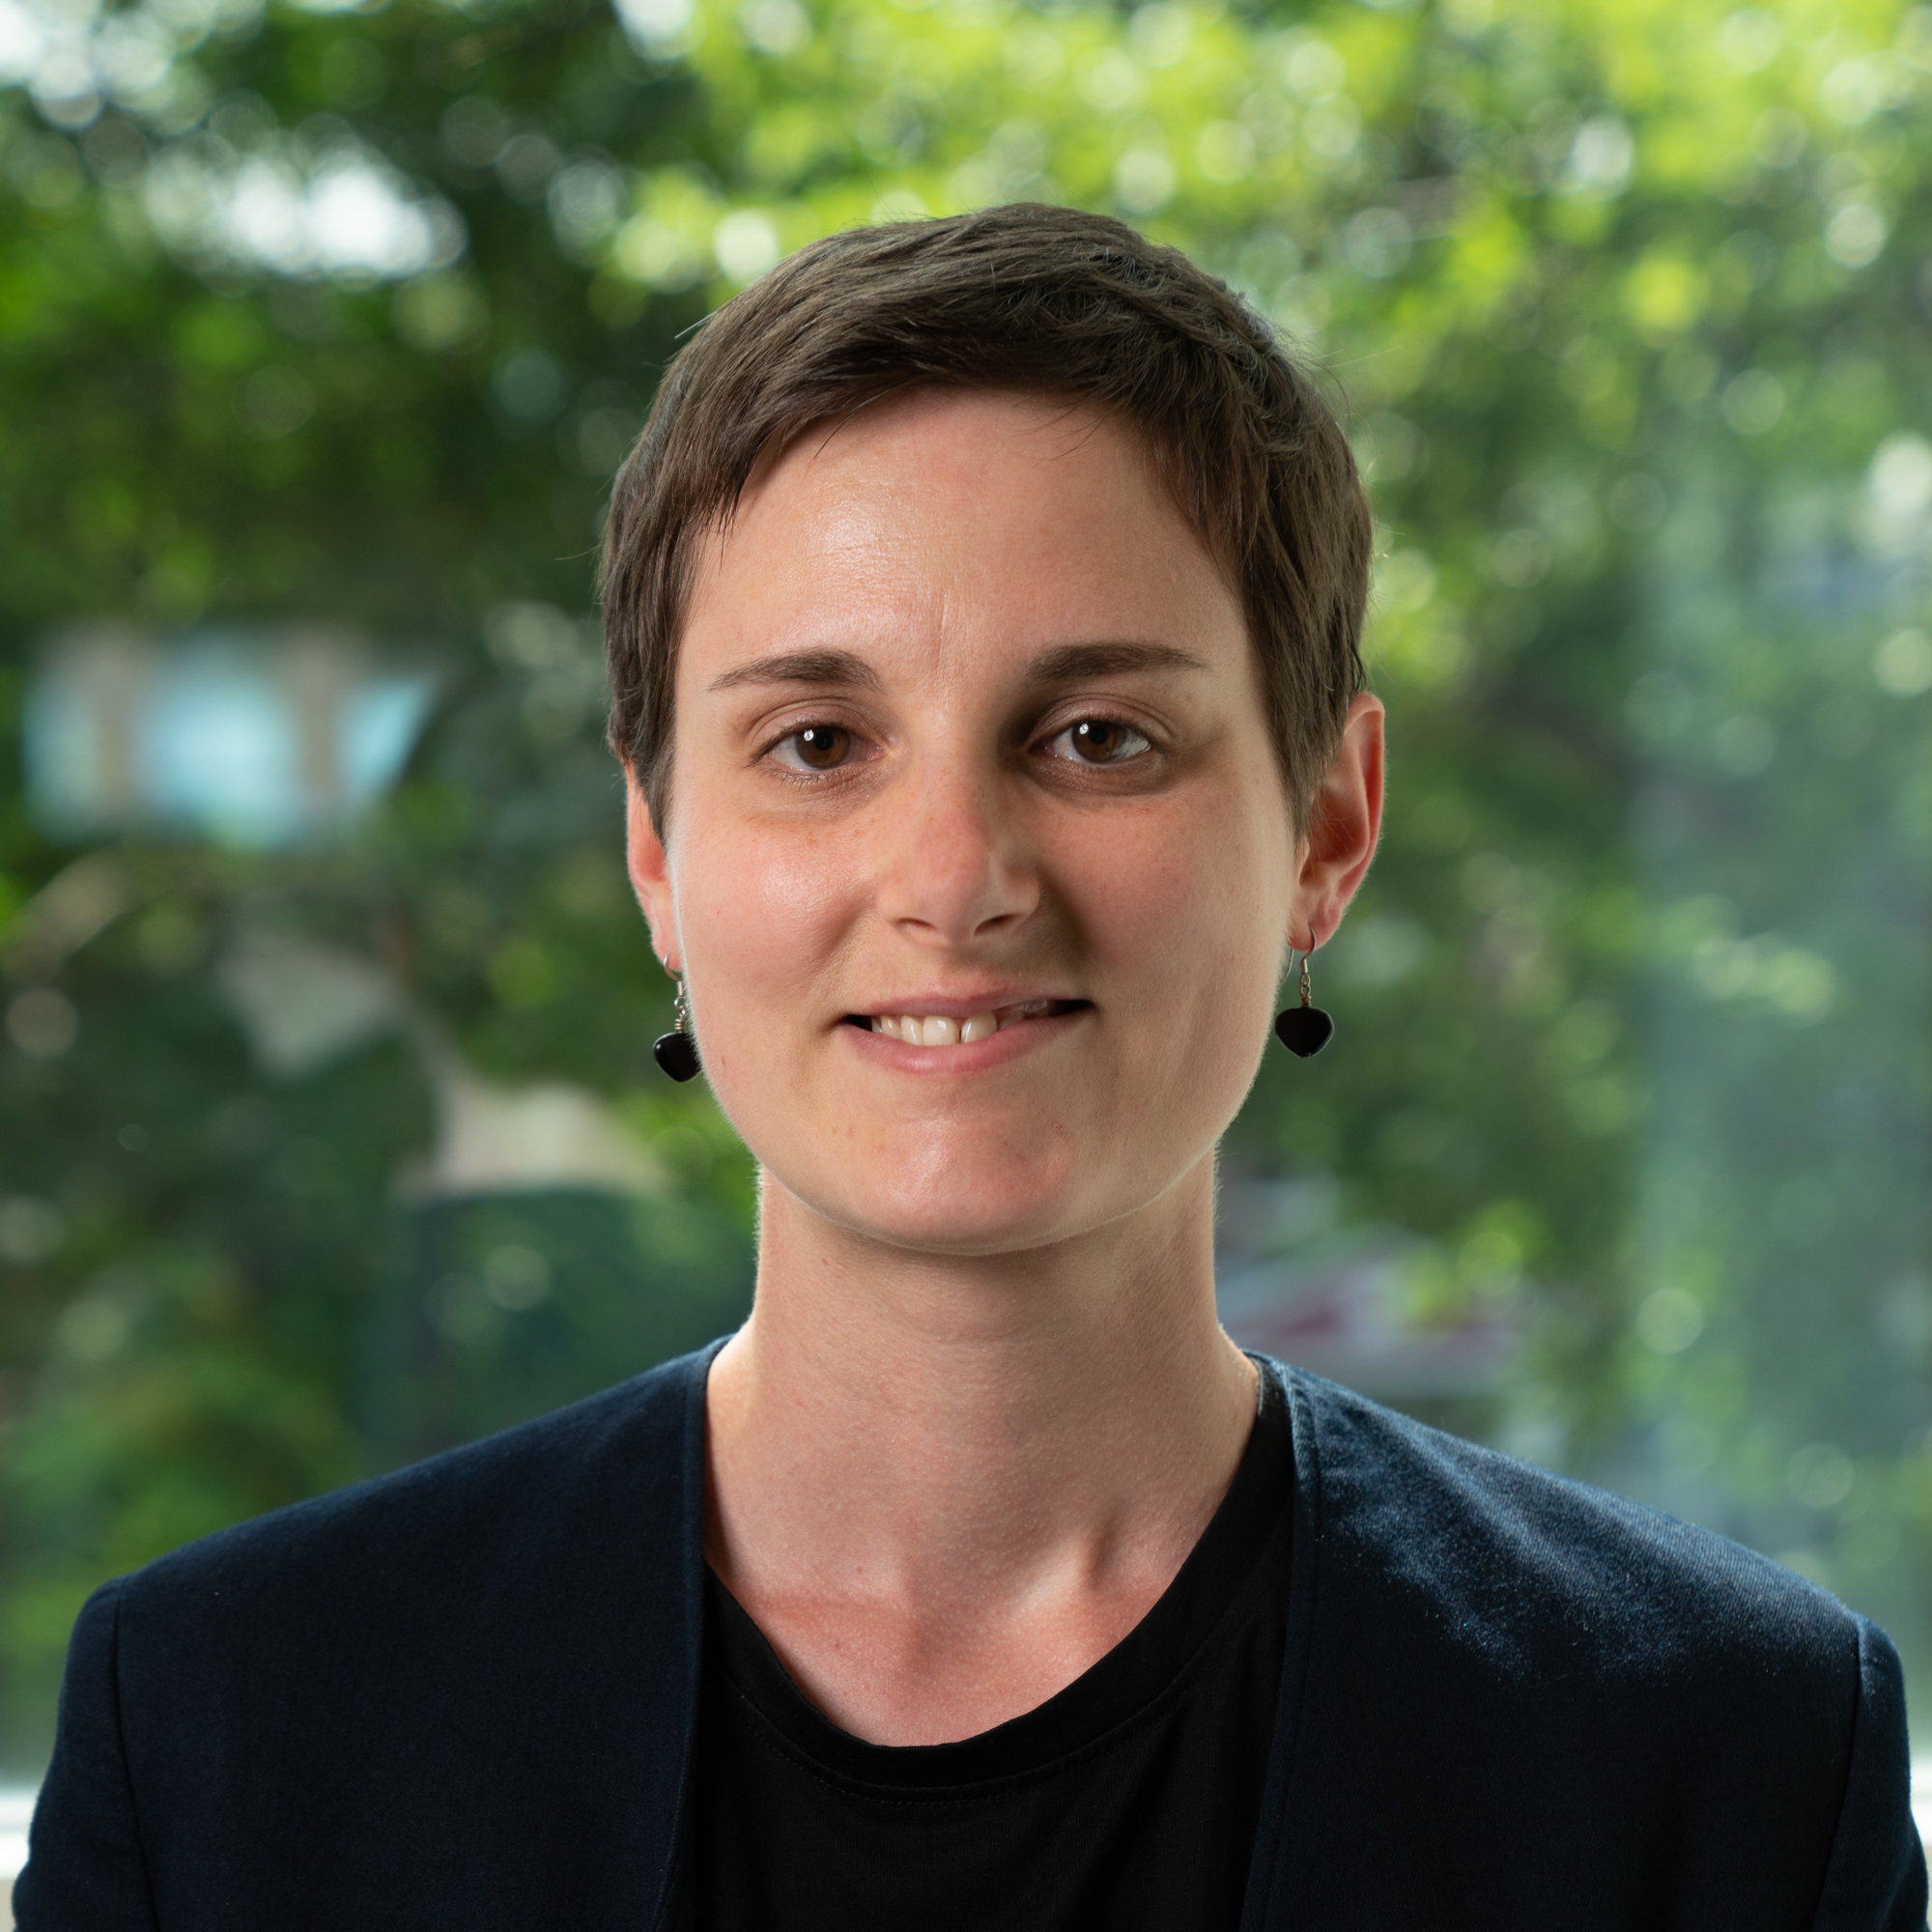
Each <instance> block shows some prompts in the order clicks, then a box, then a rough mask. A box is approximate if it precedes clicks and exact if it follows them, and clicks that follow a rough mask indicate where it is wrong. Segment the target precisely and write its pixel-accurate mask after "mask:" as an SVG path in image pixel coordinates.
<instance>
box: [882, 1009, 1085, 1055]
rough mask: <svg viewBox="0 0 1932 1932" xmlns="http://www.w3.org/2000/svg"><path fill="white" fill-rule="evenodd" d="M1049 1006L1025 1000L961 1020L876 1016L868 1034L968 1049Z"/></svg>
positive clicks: (935, 1016) (883, 1014)
mask: <svg viewBox="0 0 1932 1932" xmlns="http://www.w3.org/2000/svg"><path fill="white" fill-rule="evenodd" d="M1051 1004H1052V1002H1051V1001H1049V1000H1026V1001H1023V1002H1022V1003H1021V1004H1020V1005H1018V1006H1016V1007H1003V1008H1001V1009H1000V1010H999V1011H998V1012H991V1013H970V1014H968V1015H967V1017H966V1018H965V1019H963V1020H954V1019H947V1018H945V1017H943V1016H941V1015H939V1014H934V1015H932V1016H930V1017H926V1016H924V1015H923V1014H919V1013H880V1014H879V1015H878V1016H877V1017H876V1018H875V1019H874V1020H873V1021H872V1031H873V1032H874V1033H882V1034H884V1035H886V1036H887V1037H889V1038H891V1039H902V1040H904V1041H905V1042H906V1044H907V1045H908V1046H971V1045H972V1044H973V1042H974V1041H975V1040H980V1039H991V1038H992V1037H993V1036H994V1035H995V1034H996V1033H999V1032H1001V1031H1002V1030H1003V1029H1005V1028H1007V1027H1009V1026H1011V1025H1012V1024H1013V1023H1014V1021H1016V1020H1029V1019H1037V1018H1038V1017H1039V1015H1040V1014H1042V1013H1044V1012H1045V1011H1046V1010H1047V1009H1048V1008H1049V1007H1050V1006H1051Z"/></svg>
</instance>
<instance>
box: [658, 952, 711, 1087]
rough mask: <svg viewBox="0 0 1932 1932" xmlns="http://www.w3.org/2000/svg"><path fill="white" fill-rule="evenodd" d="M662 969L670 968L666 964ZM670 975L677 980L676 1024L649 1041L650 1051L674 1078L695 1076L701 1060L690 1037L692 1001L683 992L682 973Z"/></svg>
mask: <svg viewBox="0 0 1932 1932" xmlns="http://www.w3.org/2000/svg"><path fill="white" fill-rule="evenodd" d="M665 970H666V971H667V972H669V971H670V969H669V968H668V967H667V968H666V969H665ZM670 977H671V978H672V979H673V980H676V981H677V1028H676V1030H675V1031H674V1032H672V1033H661V1034H659V1035H658V1037H657V1038H656V1039H655V1040H654V1041H652V1043H651V1052H652V1053H653V1054H654V1055H655V1056H656V1057H657V1063H658V1065H660V1066H662V1067H663V1068H664V1070H665V1071H666V1072H667V1073H668V1074H669V1075H670V1077H671V1078H672V1079H673V1080H678V1081H684V1080H696V1078H697V1076H698V1074H699V1073H700V1072H702V1071H703V1064H702V1062H700V1061H699V1059H698V1057H697V1042H696V1040H695V1039H693V1038H692V1037H691V1002H690V1001H689V1000H687V999H686V998H685V996H684V975H683V974H682V973H672V974H671V976H670Z"/></svg>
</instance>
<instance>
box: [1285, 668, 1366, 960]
mask: <svg viewBox="0 0 1932 1932" xmlns="http://www.w3.org/2000/svg"><path fill="white" fill-rule="evenodd" d="M1381 829H1382V704H1381V699H1380V698H1378V697H1371V696H1369V695H1368V694H1367V693H1366V692H1364V693H1362V694H1361V695H1360V696H1357V697H1356V699H1355V701H1354V702H1353V703H1352V704H1351V705H1350V707H1349V722H1348V723H1347V724H1346V725H1344V726H1343V727H1342V744H1341V749H1340V750H1339V751H1338V752H1337V753H1335V759H1334V762H1333V763H1332V764H1331V765H1330V766H1329V767H1328V770H1327V772H1326V773H1325V774H1324V775H1323V777H1322V780H1321V783H1320V784H1319V785H1318V786H1317V787H1316V789H1315V796H1314V797H1313V798H1312V799H1311V800H1310V801H1309V810H1308V825H1307V829H1306V830H1305V831H1304V832H1303V833H1302V836H1301V842H1300V843H1299V844H1298V845H1297V846H1296V847H1295V853H1294V858H1295V873H1294V895H1293V900H1292V901H1291V907H1290V925H1289V932H1288V943H1289V945H1290V946H1291V947H1293V949H1294V951H1295V952H1301V951H1303V950H1304V949H1305V948H1308V947H1310V946H1322V945H1325V944H1326V943H1327V942H1328V940H1329V939H1330V938H1331V937H1332V936H1333V934H1334V931H1335V928H1336V927H1337V926H1338V925H1340V924H1341V923H1342V915H1343V914H1344V913H1345V912H1346V911H1348V909H1349V901H1350V899H1352V898H1353V897H1354V896H1355V889H1356V887H1358V886H1359V885H1360V884H1361V883H1362V880H1363V877H1364V876H1365V875H1366V873H1367V872H1368V869H1369V861H1370V860H1371V859H1373V858H1374V857H1375V856H1376V840H1377V839H1378V838H1380V836H1381Z"/></svg>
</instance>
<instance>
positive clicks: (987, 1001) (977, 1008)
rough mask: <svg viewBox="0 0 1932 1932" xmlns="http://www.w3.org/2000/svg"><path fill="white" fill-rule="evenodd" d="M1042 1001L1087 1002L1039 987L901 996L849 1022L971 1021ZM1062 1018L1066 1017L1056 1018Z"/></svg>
mask: <svg viewBox="0 0 1932 1932" xmlns="http://www.w3.org/2000/svg"><path fill="white" fill-rule="evenodd" d="M1039 1000H1045V1001H1047V1002H1049V1003H1050V1004H1051V1005H1053V1006H1058V1007H1076V1006H1077V1007H1081V1008H1085V1007H1086V1006H1087V1005H1088V1004H1089V1002H1087V1001H1085V1000H1082V999H1081V998H1080V997H1079V995H1078V994H1077V993H1055V992H1050V991H1048V990H1047V989H1046V988H1044V987H1041V986H989V987H988V988H987V989H986V990H985V991H984V992H980V993H974V994H971V995H969V996H968V997H967V998H965V999H963V1000H962V999H960V998H958V997H957V996H956V995H954V994H950V993H900V994H895V995H894V996H893V998H891V999H889V1000H881V1001H879V1003H878V1004H877V1005H876V1006H871V1007H854V1008H852V1009H850V1012H849V1013H848V1015H847V1017H848V1018H858V1019H867V1020H876V1019H883V1018H885V1017H886V1015H887V1014H889V1013H890V1014H893V1015H895V1016H896V1015H897V1014H899V1013H917V1014H918V1015H919V1017H920V1018H921V1019H923V1020H970V1019H971V1018H972V1017H973V1015H974V1014H975V1013H996V1012H998V1011H1000V1009H1002V1008H1004V1007H1026V1006H1032V1005H1033V1004H1034V1003H1035V1002H1036V1001H1039ZM1055 1017H1056V1018H1064V1017H1065V1015H1055Z"/></svg>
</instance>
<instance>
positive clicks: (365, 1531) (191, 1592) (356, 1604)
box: [114, 1350, 710, 1645]
mask: <svg viewBox="0 0 1932 1932" xmlns="http://www.w3.org/2000/svg"><path fill="white" fill-rule="evenodd" d="M709 1354H710V1351H709V1350H705V1351H702V1352H700V1353H698V1354H696V1355H689V1356H684V1357H680V1358H679V1359H678V1360H676V1361H672V1362H668V1363H666V1364H664V1365H663V1366H662V1367H660V1368H657V1369H654V1370H652V1371H650V1372H649V1373H648V1374H646V1375H642V1376H639V1377H637V1378H634V1379H632V1380H630V1381H626V1382H622V1383H619V1384H618V1385H617V1386H616V1387H614V1388H611V1389H607V1390H605V1391H604V1392H603V1393H602V1394H599V1395H596V1396H592V1397H591V1398H589V1399H588V1400H587V1401H584V1402H581V1403H577V1404H575V1405H573V1406H570V1407H568V1408H564V1409H559V1410H557V1411H555V1412H554V1413H553V1414H550V1415H545V1416H541V1417H538V1418H537V1419H536V1420H534V1421H532V1422H527V1423H524V1424H522V1425H520V1426H518V1427H516V1428H514V1429H509V1430H505V1431H504V1432H502V1433H501V1434H500V1435H493V1436H490V1437H487V1438H486V1439H484V1440H482V1441H480V1442H474V1443H471V1444H469V1445H468V1446H466V1447H464V1448H461V1449H455V1450H451V1451H449V1452H447V1453H446V1454H444V1455H440V1456H436V1457H433V1458H431V1459H430V1460H428V1461H427V1462H423V1463H414V1464H412V1465H411V1466H410V1467H408V1468H404V1469H399V1470H396V1471H394V1472H393V1473H391V1474H388V1475H384V1476H380V1477H376V1478H374V1479H373V1480H371V1481H368V1482H363V1483H358V1484H355V1485H354V1486H353V1487H352V1488H349V1489H346V1490H338V1491H335V1492H332V1493H330V1494H327V1495H324V1496H318V1497H315V1498H314V1499H312V1500H311V1501H308V1502H303V1503H298V1504H295V1505H294V1506H292V1507H290V1508H287V1509H282V1510H277V1511H275V1512H273V1513H272V1514H270V1515H268V1516H264V1517H258V1518H255V1519H254V1520H251V1521H248V1522H243V1523H240V1524H237V1525H236V1526H235V1527H234V1528H232V1529H227V1530H223V1531H221V1532H219V1533H218V1534H216V1535H213V1536H209V1537H204V1538H202V1539H201V1540H200V1541H198V1542H195V1543H191V1544H188V1545H186V1546H185V1547H184V1548H181V1549H178V1550H176V1551H174V1552H173V1553H172V1554H170V1555H167V1556H164V1557H161V1558H159V1559H158V1560H157V1561H156V1562H154V1563H151V1564H149V1565H148V1566H147V1567H146V1568H145V1569H143V1570H140V1571H137V1572H135V1573H134V1574H133V1575H132V1576H130V1577H124V1578H122V1579H120V1582H119V1584H118V1586H117V1587H116V1590H115V1592H114V1598H115V1602H116V1606H117V1613H118V1616H117V1620H118V1623H119V1627H120V1633H121V1641H122V1643H123V1644H124V1645H125V1644H127V1643H128V1641H129V1640H130V1639H134V1640H138V1639H139V1638H140V1636H141V1635H142V1634H156V1635H158V1634H161V1633H162V1631H164V1630H165V1628H166V1627H168V1626H170V1625H172V1624H174V1623H175V1622H176V1621H178V1620H179V1619H180V1618H182V1617H190V1618H192V1619H193V1620H194V1621H195V1624H196V1626H197V1628H198V1629H199V1630H200V1631H201V1633H202V1636H203V1640H204V1643H205V1639H206V1637H207V1635H208V1634H211V1627H213V1628H215V1629H218V1628H220V1627H223V1626H227V1627H231V1628H232V1627H234V1626H236V1625H237V1624H241V1623H245V1622H247V1621H249V1620H250V1619H256V1620H264V1619H266V1620H270V1621H271V1622H272V1623H273V1625H274V1626H275V1627H276V1628H278V1629H281V1630H284V1631H286V1630H288V1629H291V1628H295V1627H299V1626H300V1625H302V1624H304V1623H308V1622H311V1621H313V1620H314V1619H315V1618H316V1617H318V1616H322V1615H327V1616H329V1617H330V1618H331V1619H337V1618H340V1617H342V1616H345V1615H347V1616H350V1617H351V1618H352V1619H353V1618H354V1617H355V1616H356V1614H357V1613H358V1612H361V1611H364V1610H366V1611H367V1612H369V1613H370V1614H372V1615H381V1614H384V1613H387V1614H391V1615H401V1614H404V1613H405V1612H406V1610H407V1608H408V1607H410V1606H413V1607H415V1608H417V1609H427V1608H428V1607H429V1606H430V1605H431V1604H432V1603H434V1602H437V1601H439V1600H447V1601H448V1602H449V1603H450V1604H451V1605H460V1604H461V1603H462V1602H464V1601H465V1600H466V1598H469V1599H473V1598H474V1596H475V1593H476V1592H477V1591H478V1590H479V1589H485V1588H487V1593H488V1594H489V1595H490V1596H491V1597H492V1598H493V1599H494V1600H495V1601H496V1603H497V1607H498V1608H499V1609H500V1608H501V1607H502V1605H503V1598H504V1594H505V1590H506V1585H507V1584H508V1583H509V1581H510V1580H511V1579H513V1578H516V1577H528V1578H530V1579H532V1580H533V1581H536V1580H539V1579H543V1580H546V1581H547V1582H548V1583H549V1584H553V1585H560V1584H561V1583H562V1581H563V1577H562V1576H561V1575H560V1574H559V1569H558V1566H562V1571H563V1572H568V1571H570V1570H573V1569H575V1568H578V1567H581V1566H582V1564H583V1563H584V1562H585V1560H586V1557H587V1556H589V1555H590V1554H591V1552H595V1551H599V1550H608V1549H609V1548H610V1547H611V1539H612V1537H613V1536H615V1535H617V1534H618V1533H620V1531H622V1530H625V1529H627V1530H628V1531H629V1533H630V1535H631V1536H632V1537H634V1538H635V1537H637V1536H639V1534H641V1535H642V1537H643V1539H644V1540H645V1541H646V1542H650V1541H652V1540H654V1539H653V1538H652V1536H651V1532H652V1531H653V1530H654V1529H655V1530H657V1531H658V1532H659V1534H660V1535H661V1536H668V1537H669V1538H670V1539H671V1540H672V1541H673V1542H674V1541H675V1540H676V1537H677V1535H678V1529H679V1525H680V1523H681V1522H682V1519H683V1515H684V1506H685V1504H686V1503H687V1501H688V1500H689V1498H688V1495H687V1492H688V1490H689V1487H690V1482H691V1480H692V1471H691V1468H690V1463H691V1461H692V1456H693V1453H694V1450H693V1444H694V1441H696V1442H699V1443H701V1429H700V1427H699V1424H698V1420H697V1417H696V1415H695V1414H694V1410H695V1408H698V1406H701V1403H702V1397H703V1387H704V1370H705V1367H706V1366H707V1364H708V1360H709ZM700 1413H701V1410H700Z"/></svg>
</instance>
